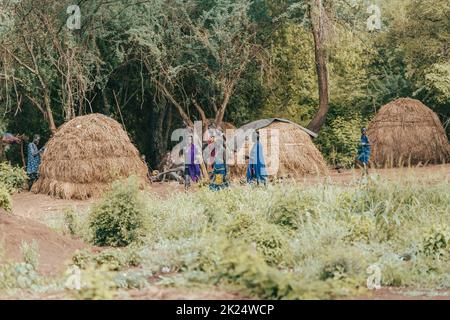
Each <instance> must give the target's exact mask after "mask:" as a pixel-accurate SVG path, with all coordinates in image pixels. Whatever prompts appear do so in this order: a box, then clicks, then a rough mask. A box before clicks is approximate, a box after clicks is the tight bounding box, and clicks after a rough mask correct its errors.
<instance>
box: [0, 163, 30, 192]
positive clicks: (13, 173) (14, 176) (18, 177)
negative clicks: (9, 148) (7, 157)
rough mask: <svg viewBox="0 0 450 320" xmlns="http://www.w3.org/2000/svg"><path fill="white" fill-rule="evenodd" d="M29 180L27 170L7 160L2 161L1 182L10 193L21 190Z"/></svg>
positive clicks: (0, 165) (0, 166)
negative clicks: (14, 165)
mask: <svg viewBox="0 0 450 320" xmlns="http://www.w3.org/2000/svg"><path fill="white" fill-rule="evenodd" d="M26 181H27V174H26V172H25V170H23V169H22V168H19V167H13V166H11V165H10V164H8V163H6V162H2V163H0V184H1V185H3V186H4V187H5V188H6V189H7V190H8V192H9V193H14V192H16V191H19V190H21V189H22V188H23V187H24V186H25V183H26Z"/></svg>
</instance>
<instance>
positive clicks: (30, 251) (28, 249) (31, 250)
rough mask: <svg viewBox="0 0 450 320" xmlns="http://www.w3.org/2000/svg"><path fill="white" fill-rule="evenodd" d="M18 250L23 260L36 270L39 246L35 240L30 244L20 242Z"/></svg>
mask: <svg viewBox="0 0 450 320" xmlns="http://www.w3.org/2000/svg"><path fill="white" fill-rule="evenodd" d="M20 251H21V252H22V257H23V260H24V262H25V263H26V264H28V265H31V266H32V267H33V268H34V270H37V268H38V266H39V248H38V245H37V243H36V241H33V242H32V243H31V244H28V242H22V244H21V246H20Z"/></svg>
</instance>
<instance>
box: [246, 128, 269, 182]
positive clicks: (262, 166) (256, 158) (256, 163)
mask: <svg viewBox="0 0 450 320" xmlns="http://www.w3.org/2000/svg"><path fill="white" fill-rule="evenodd" d="M267 176H268V175H267V170H266V163H265V161H264V149H263V145H262V143H261V142H260V141H259V131H256V142H255V144H254V145H253V148H252V150H251V152H250V157H249V163H248V167H247V183H254V182H255V181H256V183H257V184H258V185H259V184H260V183H263V184H266V183H267Z"/></svg>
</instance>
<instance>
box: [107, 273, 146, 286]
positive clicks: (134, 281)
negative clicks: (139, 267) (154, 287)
mask: <svg viewBox="0 0 450 320" xmlns="http://www.w3.org/2000/svg"><path fill="white" fill-rule="evenodd" d="M151 275H152V274H151V273H148V272H145V271H129V272H119V273H118V274H117V275H116V276H115V277H114V279H113V281H114V283H115V285H116V287H117V288H121V289H143V288H144V287H145V286H147V284H148V280H147V279H148V278H149V277H150V276H151Z"/></svg>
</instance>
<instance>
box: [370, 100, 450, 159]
mask: <svg viewBox="0 0 450 320" xmlns="http://www.w3.org/2000/svg"><path fill="white" fill-rule="evenodd" d="M367 134H368V136H369V139H370V142H371V144H372V156H371V160H372V162H373V163H374V164H375V165H376V166H383V167H397V166H405V165H417V164H424V165H425V164H428V163H443V162H448V161H450V146H449V143H448V139H447V135H446V133H445V130H444V128H443V126H442V124H441V122H440V120H439V118H438V116H437V115H436V114H435V113H434V112H433V111H432V110H431V109H429V108H428V107H427V106H425V105H424V104H423V103H422V102H420V101H418V100H414V99H409V98H402V99H398V100H395V101H393V102H391V103H389V104H387V105H385V106H383V107H382V108H381V109H380V111H379V112H378V113H377V115H376V116H375V118H374V119H373V120H372V122H371V123H370V125H369V128H368V133H367Z"/></svg>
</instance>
